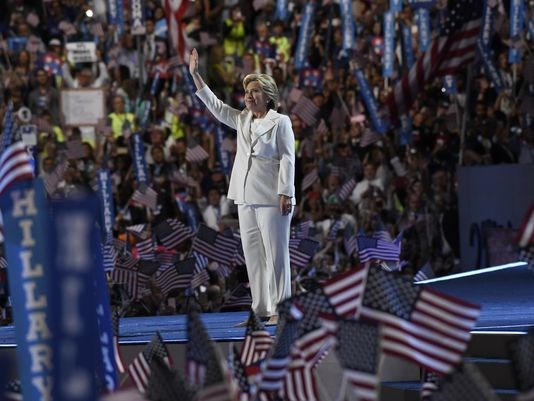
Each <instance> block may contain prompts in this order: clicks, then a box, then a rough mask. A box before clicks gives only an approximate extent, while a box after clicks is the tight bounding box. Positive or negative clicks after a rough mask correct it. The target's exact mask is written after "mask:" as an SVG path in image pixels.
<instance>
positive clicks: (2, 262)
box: [0, 256, 7, 269]
mask: <svg viewBox="0 0 534 401" xmlns="http://www.w3.org/2000/svg"><path fill="white" fill-rule="evenodd" d="M0 269H7V260H6V258H4V257H3V256H0Z"/></svg>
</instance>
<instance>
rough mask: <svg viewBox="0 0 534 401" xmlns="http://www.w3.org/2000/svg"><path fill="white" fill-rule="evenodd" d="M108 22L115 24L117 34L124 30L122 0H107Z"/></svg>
mask: <svg viewBox="0 0 534 401" xmlns="http://www.w3.org/2000/svg"><path fill="white" fill-rule="evenodd" d="M107 4H108V23H109V24H110V25H115V26H117V31H118V33H119V34H122V33H123V32H124V5H123V1H122V0H108V3H107Z"/></svg>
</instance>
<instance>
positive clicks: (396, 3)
mask: <svg viewBox="0 0 534 401" xmlns="http://www.w3.org/2000/svg"><path fill="white" fill-rule="evenodd" d="M389 11H390V12H392V13H399V12H401V11H402V0H389Z"/></svg>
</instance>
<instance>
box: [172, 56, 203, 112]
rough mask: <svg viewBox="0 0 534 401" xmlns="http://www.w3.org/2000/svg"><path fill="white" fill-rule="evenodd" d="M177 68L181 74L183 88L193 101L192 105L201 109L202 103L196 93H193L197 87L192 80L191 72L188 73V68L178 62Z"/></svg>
mask: <svg viewBox="0 0 534 401" xmlns="http://www.w3.org/2000/svg"><path fill="white" fill-rule="evenodd" d="M178 69H179V70H180V74H181V75H182V79H183V85H184V87H185V90H186V91H187V92H188V93H189V95H190V97H191V102H192V103H193V107H194V108H195V109H201V108H202V103H200V99H199V98H198V96H197V95H195V93H196V91H197V89H196V86H195V83H194V82H193V78H192V77H191V74H189V69H188V67H187V66H186V65H185V64H180V65H179V67H178Z"/></svg>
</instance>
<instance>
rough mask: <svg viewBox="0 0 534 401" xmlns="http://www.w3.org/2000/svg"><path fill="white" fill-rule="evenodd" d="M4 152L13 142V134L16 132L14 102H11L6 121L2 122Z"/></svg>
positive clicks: (5, 116)
mask: <svg viewBox="0 0 534 401" xmlns="http://www.w3.org/2000/svg"><path fill="white" fill-rule="evenodd" d="M2 126H3V129H2V149H1V150H2V152H4V151H5V150H6V149H7V148H8V147H9V145H11V142H12V141H13V134H14V133H15V130H16V118H15V113H14V112H13V102H9V103H8V105H7V109H6V111H5V113H4V120H3V121H2Z"/></svg>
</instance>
